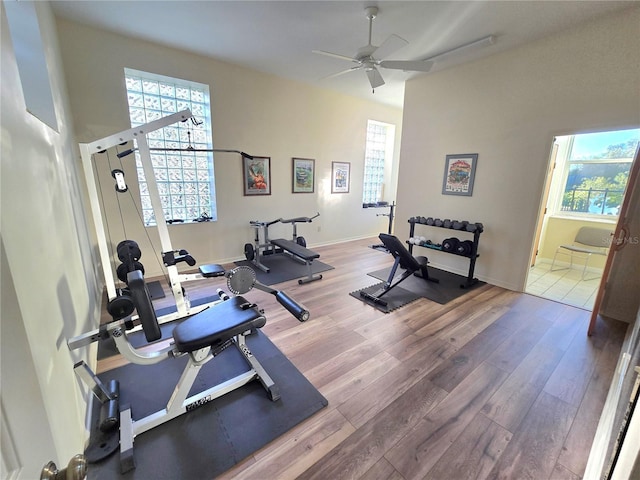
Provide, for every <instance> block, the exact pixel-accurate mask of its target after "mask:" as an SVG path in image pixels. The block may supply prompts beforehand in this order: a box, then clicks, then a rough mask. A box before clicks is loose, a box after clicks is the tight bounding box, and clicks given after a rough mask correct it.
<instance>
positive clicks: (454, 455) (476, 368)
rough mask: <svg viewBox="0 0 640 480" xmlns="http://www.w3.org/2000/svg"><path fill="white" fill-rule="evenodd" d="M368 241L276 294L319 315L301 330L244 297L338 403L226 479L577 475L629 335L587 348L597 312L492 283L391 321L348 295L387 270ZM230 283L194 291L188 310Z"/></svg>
mask: <svg viewBox="0 0 640 480" xmlns="http://www.w3.org/2000/svg"><path fill="white" fill-rule="evenodd" d="M373 243H377V239H375V238H372V239H368V240H359V241H352V242H346V243H342V244H338V245H333V246H327V247H320V248H317V249H315V250H316V251H318V253H320V255H321V257H320V258H321V260H322V261H323V262H324V263H327V264H329V265H332V266H334V267H335V269H334V270H331V271H328V272H324V273H323V279H322V280H320V281H318V282H314V283H311V284H307V285H298V283H297V281H295V280H294V281H290V282H286V283H283V284H279V285H278V286H277V288H279V289H282V290H284V291H286V292H287V294H289V295H290V296H292V297H293V298H295V299H296V300H297V301H299V302H301V303H303V304H304V305H305V306H306V307H307V308H308V309H309V310H310V312H311V315H312V318H311V319H310V320H309V321H307V322H306V323H299V322H298V321H297V320H295V319H294V318H293V317H292V316H291V315H289V314H288V313H287V312H286V311H285V310H284V309H282V308H281V307H280V306H279V305H278V304H277V303H276V301H275V299H274V297H273V296H271V295H269V294H266V293H264V292H259V291H255V290H254V291H252V292H250V293H248V294H246V295H245V296H246V297H247V298H250V299H251V300H252V301H254V302H256V303H258V304H259V305H260V307H262V308H264V309H265V312H266V316H267V325H266V326H265V327H264V328H263V329H262V330H263V332H265V333H266V334H267V335H268V336H269V338H270V339H271V340H272V341H273V342H274V343H275V344H276V345H277V346H278V347H279V348H280V350H282V351H283V352H284V353H285V354H286V355H287V357H289V359H290V360H291V361H292V362H293V363H294V364H295V365H296V366H297V367H298V369H299V370H300V371H301V372H303V373H304V374H305V376H306V377H307V378H308V379H309V380H310V381H311V382H312V383H313V384H314V385H315V386H316V387H317V388H318V389H319V390H320V392H321V393H322V394H323V395H324V396H325V397H326V398H327V399H328V400H329V406H328V407H327V408H325V409H323V410H322V411H320V412H318V413H317V414H316V415H314V416H313V417H311V418H309V419H308V420H307V421H305V422H303V423H302V424H300V425H298V426H296V427H295V428H294V429H292V430H291V431H289V432H288V433H286V434H285V435H283V436H281V437H280V438H278V439H276V440H275V441H273V442H272V443H270V444H269V445H267V446H266V447H264V448H262V449H261V450H260V451H258V452H256V453H255V454H254V455H252V456H251V457H249V458H247V459H245V460H244V461H243V462H242V463H240V464H238V465H236V466H235V467H234V468H232V469H231V470H229V471H227V472H226V473H225V474H223V475H222V476H221V477H220V478H224V479H256V480H258V479H259V480H271V479H283V480H284V479H294V478H299V479H323V480H329V479H331V480H334V479H354V480H355V479H376V480H385V479H388V480H392V479H393V480H402V479H404V480H409V479H418V478H426V479H438V480H440V479H446V480H449V479H451V480H457V479H471V478H473V479H495V478H503V479H516V478H517V479H520V478H529V479H535V480H542V479H558V478H571V479H576V478H581V476H582V475H583V472H584V469H585V466H586V462H587V457H588V454H589V449H590V447H591V439H592V438H593V434H594V433H595V430H596V426H597V422H598V419H599V416H600V411H601V409H602V406H603V405H604V400H605V397H606V393H607V390H608V388H609V383H610V381H611V378H612V375H613V370H614V368H615V365H616V360H617V357H618V355H619V352H620V347H621V345H622V341H623V339H624V335H625V331H626V327H627V325H626V324H623V323H620V322H615V321H607V320H604V319H600V321H599V323H598V327H597V331H596V334H595V335H594V336H592V337H587V334H586V332H587V326H588V323H589V312H588V311H586V310H582V309H579V308H575V307H571V306H567V305H563V304H560V303H556V302H553V301H550V300H544V299H541V298H538V297H534V296H531V295H528V294H523V293H518V292H512V291H509V290H505V289H502V288H499V287H495V286H491V285H483V286H481V287H479V288H476V289H473V290H472V291H470V292H468V293H467V294H465V295H463V296H462V297H460V298H458V299H456V300H453V301H451V302H449V303H448V304H446V305H440V304H437V303H435V302H432V301H430V300H427V299H419V300H417V301H415V302H413V303H411V304H409V305H406V306H404V307H402V308H399V309H397V310H395V311H393V312H391V313H389V314H384V313H381V312H379V311H377V310H375V309H374V308H372V307H370V306H368V305H366V304H364V303H363V302H360V301H358V300H357V299H354V298H353V297H351V296H350V295H349V292H351V291H354V290H358V289H360V288H363V287H366V286H369V285H373V284H374V283H377V280H375V279H374V278H373V277H370V276H368V275H367V273H368V272H372V271H375V270H378V269H380V268H384V267H386V266H390V265H391V264H392V257H391V256H390V255H387V254H384V253H381V252H379V251H376V250H373V249H371V248H368V245H370V244H373ZM223 283H224V282H223V281H222V280H212V281H206V282H194V283H190V284H186V289H187V291H188V293H189V295H190V298H191V299H192V300H193V299H195V298H198V297H199V296H204V295H212V294H214V293H215V289H216V288H217V287H218V286H220V285H221V284H223ZM223 288H224V287H223ZM171 302H172V299H171V297H167V298H165V299H160V300H157V301H155V302H154V303H155V305H156V308H160V307H162V306H166V305H169V304H171ZM253 421H255V422H259V421H260V418H259V415H258V414H256V415H255V416H253V415H247V422H253Z"/></svg>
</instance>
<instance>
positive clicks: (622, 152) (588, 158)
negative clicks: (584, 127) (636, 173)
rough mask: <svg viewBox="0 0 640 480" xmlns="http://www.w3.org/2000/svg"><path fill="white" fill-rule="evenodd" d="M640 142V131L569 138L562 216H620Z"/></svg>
mask: <svg viewBox="0 0 640 480" xmlns="http://www.w3.org/2000/svg"><path fill="white" fill-rule="evenodd" d="M639 139H640V129H633V130H619V131H613V132H600V133H589V134H583V135H572V136H571V137H568V150H567V152H568V153H567V160H566V164H565V168H564V173H565V175H566V180H565V182H564V191H563V194H562V200H561V207H560V210H561V212H563V213H571V214H579V215H592V216H593V215H601V216H616V215H618V213H619V211H620V205H621V203H622V197H623V195H624V190H625V187H626V185H627V181H628V179H629V170H630V167H631V162H632V161H633V157H634V155H635V151H636V148H637V146H638V141H639Z"/></svg>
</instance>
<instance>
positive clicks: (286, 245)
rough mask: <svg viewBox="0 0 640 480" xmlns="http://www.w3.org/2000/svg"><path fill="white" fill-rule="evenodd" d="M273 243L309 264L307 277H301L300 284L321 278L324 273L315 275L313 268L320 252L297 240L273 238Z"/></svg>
mask: <svg viewBox="0 0 640 480" xmlns="http://www.w3.org/2000/svg"><path fill="white" fill-rule="evenodd" d="M271 243H272V244H273V245H275V246H276V247H279V248H281V249H282V250H284V251H285V252H288V253H290V254H291V255H292V256H294V257H295V258H297V259H300V260H301V261H303V262H304V263H305V264H306V265H307V272H308V273H307V276H306V277H305V278H301V279H300V280H298V283H299V284H301V285H302V284H303V283H309V282H314V281H316V280H320V279H321V278H322V275H320V274H318V275H313V272H312V269H311V262H313V260H315V259H316V258H320V254H319V253H316V252H314V251H313V250H309V249H308V248H305V247H303V246H302V245H298V244H297V243H296V242H292V241H291V240H286V239H284V238H277V239H275V240H271Z"/></svg>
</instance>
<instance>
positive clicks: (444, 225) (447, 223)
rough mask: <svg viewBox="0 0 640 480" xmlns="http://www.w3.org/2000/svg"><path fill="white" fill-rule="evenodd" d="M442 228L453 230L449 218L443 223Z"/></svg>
mask: <svg viewBox="0 0 640 480" xmlns="http://www.w3.org/2000/svg"><path fill="white" fill-rule="evenodd" d="M442 226H443V227H444V228H451V220H450V219H448V218H445V219H444V221H443V222H442Z"/></svg>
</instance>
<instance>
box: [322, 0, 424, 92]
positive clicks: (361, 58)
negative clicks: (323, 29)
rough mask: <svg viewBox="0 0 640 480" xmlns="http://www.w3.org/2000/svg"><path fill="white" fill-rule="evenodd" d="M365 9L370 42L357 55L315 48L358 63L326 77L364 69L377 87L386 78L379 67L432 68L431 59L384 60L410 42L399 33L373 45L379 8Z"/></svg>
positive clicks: (330, 55) (372, 85)
mask: <svg viewBox="0 0 640 480" xmlns="http://www.w3.org/2000/svg"><path fill="white" fill-rule="evenodd" d="M364 11H365V15H366V18H367V19H369V43H368V44H367V45H365V46H364V47H362V48H360V49H358V52H357V53H356V55H355V57H347V56H345V55H339V54H337V53H331V52H325V51H323V50H313V53H318V54H320V55H326V56H328V57H333V58H338V59H340V60H347V61H349V62H353V63H355V64H356V65H354V66H353V67H351V68H349V69H347V70H343V71H341V72H338V73H334V74H333V75H329V76H328V77H326V78H333V77H337V76H338V75H342V74H344V73H349V72H353V71H356V70H364V71H365V73H366V74H367V77H368V78H369V83H370V84H371V88H373V89H375V88H378V87H380V86H382V85H384V80H383V79H382V75H380V72H379V71H378V68H377V67H381V68H389V69H393V70H404V71H414V72H428V71H429V70H430V69H431V66H432V65H433V62H432V61H429V60H383V58H386V57H387V56H389V55H391V54H392V53H394V52H396V51H397V50H399V49H400V48H402V47H404V46H405V45H408V44H409V42H407V41H406V40H405V39H404V38H401V37H399V36H398V35H390V36H389V38H387V39H386V40H385V41H384V42H382V45H380V46H379V47H376V46H375V45H372V44H371V29H372V26H373V19H374V18H376V15H377V14H378V8H377V7H367V8H365V10H364Z"/></svg>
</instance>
